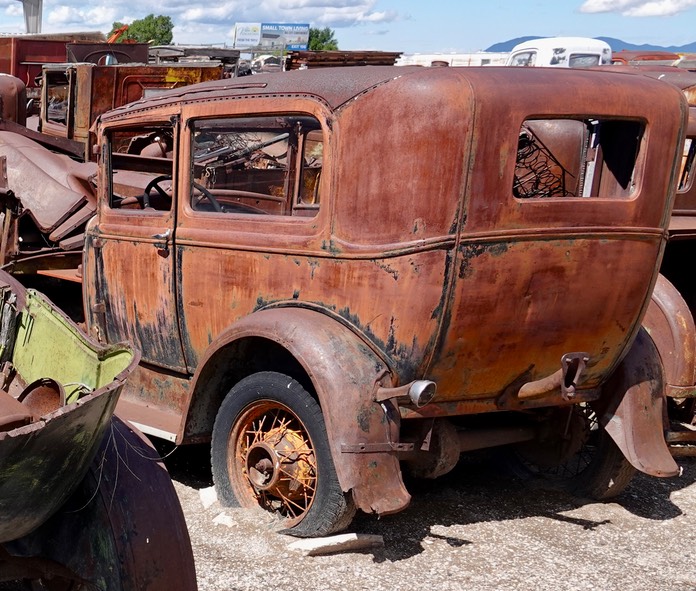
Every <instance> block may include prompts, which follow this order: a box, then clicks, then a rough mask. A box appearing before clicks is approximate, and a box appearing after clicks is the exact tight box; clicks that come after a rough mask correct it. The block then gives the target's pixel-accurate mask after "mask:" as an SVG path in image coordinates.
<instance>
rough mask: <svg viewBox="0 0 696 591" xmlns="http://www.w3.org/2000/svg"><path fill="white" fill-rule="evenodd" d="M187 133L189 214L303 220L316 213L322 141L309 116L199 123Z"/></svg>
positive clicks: (319, 132)
mask: <svg viewBox="0 0 696 591" xmlns="http://www.w3.org/2000/svg"><path fill="white" fill-rule="evenodd" d="M192 131H193V133H192V139H193V145H192V150H191V154H192V161H191V171H192V174H191V178H192V182H191V187H190V195H191V207H192V209H194V210H195V211H201V212H216V213H222V214H241V215H285V216H304V217H313V216H315V215H316V214H317V212H318V211H319V205H320V195H319V180H320V178H321V170H322V163H323V151H324V140H323V134H322V130H321V126H320V124H319V122H318V121H317V120H316V119H315V118H313V117H308V116H304V115H264V116H258V117H236V118H223V119H203V120H198V121H195V122H194V123H193V125H192Z"/></svg>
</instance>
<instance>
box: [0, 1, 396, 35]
mask: <svg viewBox="0 0 696 591" xmlns="http://www.w3.org/2000/svg"><path fill="white" fill-rule="evenodd" d="M96 2H98V4H96V5H94V4H92V3H87V2H84V0H44V13H43V31H44V32H46V33H51V32H66V31H85V30H90V31H102V32H108V31H109V30H110V29H111V26H112V24H113V23H114V22H115V21H119V22H124V23H130V22H133V20H136V19H141V18H144V17H146V16H147V15H148V14H154V15H166V16H169V17H171V19H172V21H173V23H174V41H175V42H176V43H209V42H214V43H222V42H230V41H231V39H232V38H233V35H234V33H233V30H234V25H235V23H237V22H281V23H282V22H286V23H309V24H311V25H312V26H315V27H331V28H333V29H340V28H344V27H355V26H363V27H364V28H365V29H367V28H368V27H369V26H378V25H382V27H381V28H383V26H384V25H385V24H387V23H391V22H394V21H397V20H405V19H406V18H407V15H405V14H400V13H398V12H396V11H393V10H382V9H380V6H379V5H380V3H381V0H206V1H205V2H204V1H201V0H138V1H137V2H136V1H134V0H123V1H122V2H118V3H116V2H112V3H111V4H107V0H96ZM0 10H2V11H3V12H4V13H5V14H8V15H12V19H14V21H15V23H17V24H15V25H13V26H15V27H18V28H21V29H23V23H21V20H20V19H21V15H22V4H21V2H18V1H17V0H0ZM12 19H10V18H6V19H5V20H7V21H10V20H12ZM0 20H3V19H0ZM20 23H21V24H20ZM2 29H4V27H3V26H2V25H0V30H2ZM336 33H337V35H336V37H337V38H339V40H340V31H336Z"/></svg>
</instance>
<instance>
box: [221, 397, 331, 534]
mask: <svg viewBox="0 0 696 591" xmlns="http://www.w3.org/2000/svg"><path fill="white" fill-rule="evenodd" d="M227 457H228V473H229V475H230V482H231V484H232V487H233V489H234V491H235V493H236V496H237V500H238V501H239V502H240V504H241V505H242V506H244V507H254V506H260V507H261V508H262V509H264V510H266V511H269V512H272V513H276V514H278V515H280V516H282V517H284V518H286V519H289V520H291V524H290V525H293V524H295V523H298V522H299V521H301V520H302V518H303V517H304V516H305V515H306V513H307V511H309V509H310V507H311V506H312V503H313V501H314V498H315V495H316V490H317V473H318V470H317V460H316V454H315V452H314V446H313V445H312V441H311V438H310V437H309V433H308V431H307V428H306V427H305V425H304V424H303V423H302V421H301V420H300V419H299V418H298V417H297V415H296V414H295V413H294V412H293V411H292V410H291V409H290V408H288V407H287V406H285V405H283V404H281V403H279V402H275V401H272V400H260V401H257V402H254V403H252V404H251V405H249V406H247V407H246V408H245V409H244V411H243V412H242V414H241V415H240V416H239V417H238V418H237V420H236V422H235V425H234V427H233V429H232V431H231V433H230V439H229V442H228V454H227Z"/></svg>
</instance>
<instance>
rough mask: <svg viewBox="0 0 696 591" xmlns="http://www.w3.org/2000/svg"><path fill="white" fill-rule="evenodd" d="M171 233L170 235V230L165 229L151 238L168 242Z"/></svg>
mask: <svg viewBox="0 0 696 591" xmlns="http://www.w3.org/2000/svg"><path fill="white" fill-rule="evenodd" d="M171 233H172V231H171V229H170V228H167V229H166V230H165V231H164V232H162V233H161V234H153V236H152V237H153V238H154V239H155V240H168V239H169V236H170V234H171Z"/></svg>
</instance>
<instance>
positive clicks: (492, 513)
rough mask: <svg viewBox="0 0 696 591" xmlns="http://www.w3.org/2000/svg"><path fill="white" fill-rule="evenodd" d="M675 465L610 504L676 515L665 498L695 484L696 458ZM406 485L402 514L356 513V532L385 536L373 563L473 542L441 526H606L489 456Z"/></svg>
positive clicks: (656, 515)
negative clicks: (534, 520) (540, 521)
mask: <svg viewBox="0 0 696 591" xmlns="http://www.w3.org/2000/svg"><path fill="white" fill-rule="evenodd" d="M679 463H680V465H682V466H683V467H684V472H683V474H682V476H681V477H677V478H669V479H659V478H650V477H648V476H644V475H642V474H639V475H637V476H636V477H635V478H634V480H633V482H632V483H631V485H630V486H629V487H628V488H627V489H626V490H625V491H624V492H623V493H622V494H621V495H619V496H617V497H616V498H614V499H611V500H610V501H609V502H613V503H615V504H617V505H619V506H621V507H623V508H624V509H625V510H626V511H629V512H630V513H632V514H634V515H637V516H639V517H643V518H647V519H654V520H668V519H673V518H674V517H677V516H678V515H681V510H680V509H679V507H677V506H676V505H675V504H674V503H672V501H671V500H670V494H671V493H672V492H674V491H677V490H680V489H682V488H684V487H686V486H689V485H691V484H693V483H694V482H695V481H696V460H695V459H682V460H680V462H679ZM406 485H407V487H408V489H409V492H410V493H411V494H412V501H411V505H410V506H409V508H408V509H407V510H405V511H403V512H402V513H399V514H397V515H392V516H387V517H383V518H381V519H377V518H375V517H374V516H370V515H364V514H359V515H358V516H357V517H356V520H355V521H354V523H353V525H352V527H351V530H352V531H355V532H358V533H366V534H379V535H382V536H383V537H384V542H385V547H384V548H383V549H380V550H379V551H376V552H374V553H373V554H374V560H375V561H376V562H385V561H389V562H394V561H400V560H405V559H408V558H410V557H412V556H415V555H417V554H420V553H421V552H423V544H428V543H432V542H431V541H430V540H433V539H441V540H445V541H446V542H447V543H448V544H449V545H450V546H465V545H468V544H471V543H472V542H471V541H470V540H466V539H461V538H452V537H448V536H445V535H442V534H440V533H434V532H433V529H435V530H438V529H439V528H441V527H449V526H454V525H466V524H473V523H480V522H487V521H506V520H512V519H525V518H529V517H539V516H541V517H546V518H549V519H553V520H556V521H562V522H564V523H568V524H571V525H576V526H577V527H580V528H583V529H586V530H596V529H598V528H601V527H602V526H604V525H606V524H608V523H611V521H610V520H607V519H605V520H602V521H592V520H589V519H581V518H577V517H572V516H567V515H563V514H562V513H564V512H568V511H571V510H573V509H577V508H579V507H582V506H584V505H586V504H590V503H596V502H597V501H594V500H591V499H582V498H577V497H574V496H572V495H570V494H568V493H566V492H563V491H560V490H552V489H548V488H544V485H543V484H542V483H540V482H539V481H527V480H521V479H519V478H515V477H514V476H513V475H511V474H510V473H509V471H508V470H507V468H506V467H505V466H504V465H501V464H500V463H499V462H497V461H496V459H495V457H492V456H491V454H488V453H483V454H481V455H475V454H472V455H471V456H467V457H466V458H463V461H462V462H460V464H459V465H458V466H457V468H456V469H455V470H453V471H452V472H451V473H450V474H447V475H446V476H443V477H441V478H439V479H437V480H432V481H423V480H420V481H418V480H410V481H408V482H407V483H406Z"/></svg>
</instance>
